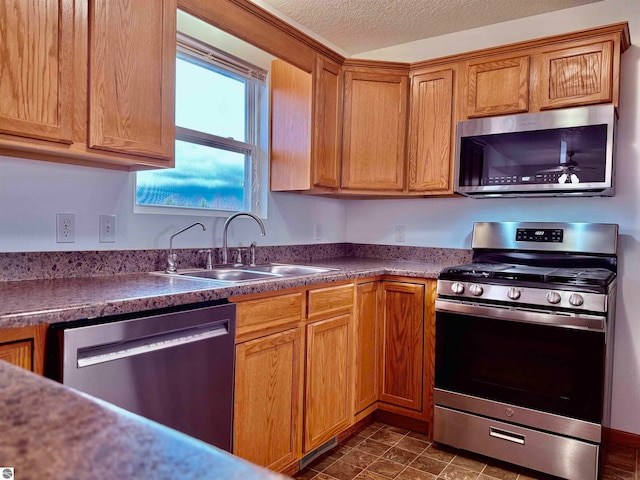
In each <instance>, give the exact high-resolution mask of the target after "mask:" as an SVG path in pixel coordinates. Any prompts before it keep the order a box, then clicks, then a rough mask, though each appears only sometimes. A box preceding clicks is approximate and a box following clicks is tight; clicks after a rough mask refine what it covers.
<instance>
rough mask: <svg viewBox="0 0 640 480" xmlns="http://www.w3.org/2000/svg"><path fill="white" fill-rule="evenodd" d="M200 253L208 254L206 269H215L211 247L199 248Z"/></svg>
mask: <svg viewBox="0 0 640 480" xmlns="http://www.w3.org/2000/svg"><path fill="white" fill-rule="evenodd" d="M198 253H206V254H207V264H206V266H205V267H204V268H205V270H212V269H213V262H212V261H211V249H210V248H207V249H203V250H198Z"/></svg>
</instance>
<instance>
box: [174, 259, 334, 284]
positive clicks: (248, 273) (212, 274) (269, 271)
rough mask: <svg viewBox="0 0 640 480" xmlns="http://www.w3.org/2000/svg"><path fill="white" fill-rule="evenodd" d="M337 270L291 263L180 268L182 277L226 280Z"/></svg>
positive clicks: (239, 280) (236, 280) (258, 278)
mask: <svg viewBox="0 0 640 480" xmlns="http://www.w3.org/2000/svg"><path fill="white" fill-rule="evenodd" d="M332 270H335V268H326V267H312V266H308V265H289V264H283V263H267V264H264V265H255V266H249V265H219V266H215V267H213V268H212V269H211V270H205V269H202V268H198V269H189V270H179V271H178V273H177V275H180V276H181V277H196V278H208V279H211V280H220V281H225V282H247V281H252V280H268V279H270V278H281V277H290V276H297V275H311V274H314V273H324V272H330V271H332Z"/></svg>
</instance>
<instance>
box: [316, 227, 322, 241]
mask: <svg viewBox="0 0 640 480" xmlns="http://www.w3.org/2000/svg"><path fill="white" fill-rule="evenodd" d="M315 232H316V240H322V224H321V223H316V227H315Z"/></svg>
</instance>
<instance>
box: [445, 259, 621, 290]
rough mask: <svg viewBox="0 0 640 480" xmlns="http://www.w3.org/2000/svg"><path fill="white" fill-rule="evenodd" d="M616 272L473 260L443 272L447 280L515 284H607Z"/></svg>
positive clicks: (603, 269) (602, 269)
mask: <svg viewBox="0 0 640 480" xmlns="http://www.w3.org/2000/svg"><path fill="white" fill-rule="evenodd" d="M615 276H616V274H615V273H614V272H612V271H611V270H608V269H606V268H582V267H578V268H567V267H563V268H556V267H536V266H529V265H518V264H512V263H469V264H466V265H456V266H453V267H448V268H445V269H444V270H443V271H442V272H441V273H440V278H441V279H443V280H460V281H472V282H482V281H483V280H484V279H486V280H488V281H491V280H498V279H499V280H511V281H513V282H514V284H517V283H519V282H526V283H530V282H534V283H540V284H546V283H552V284H560V285H575V286H580V285H585V286H592V285H593V286H606V285H608V284H609V283H611V281H612V280H613V279H614V278H615Z"/></svg>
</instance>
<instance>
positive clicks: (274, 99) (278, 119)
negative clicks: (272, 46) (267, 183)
mask: <svg viewBox="0 0 640 480" xmlns="http://www.w3.org/2000/svg"><path fill="white" fill-rule="evenodd" d="M312 91H313V78H312V76H311V75H310V74H309V73H307V72H305V71H304V70H301V69H299V68H298V67H294V66H293V65H291V64H289V63H287V62H285V61H283V60H274V61H272V62H271V84H270V101H271V171H270V175H271V190H273V191H287V190H309V189H310V188H311V184H310V181H311V142H312V139H311V111H312V101H311V94H312Z"/></svg>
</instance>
